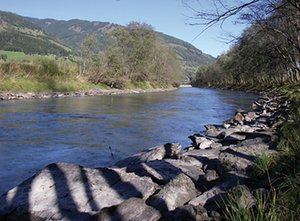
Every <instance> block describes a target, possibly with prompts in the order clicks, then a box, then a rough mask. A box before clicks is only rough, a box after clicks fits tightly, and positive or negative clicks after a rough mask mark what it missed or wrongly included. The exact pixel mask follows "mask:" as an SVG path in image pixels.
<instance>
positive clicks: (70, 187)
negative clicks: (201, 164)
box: [0, 163, 157, 220]
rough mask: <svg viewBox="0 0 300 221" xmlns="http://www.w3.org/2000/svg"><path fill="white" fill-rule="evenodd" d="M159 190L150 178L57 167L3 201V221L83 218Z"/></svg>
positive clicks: (0, 201)
mask: <svg viewBox="0 0 300 221" xmlns="http://www.w3.org/2000/svg"><path fill="white" fill-rule="evenodd" d="M156 190H157V185H156V184H155V183H153V182H152V180H151V179H150V178H149V177H139V176H137V175H135V174H133V173H126V172H125V171H124V170H122V169H108V168H99V169H89V168H84V167H81V166H79V165H74V164H67V163H55V164H50V165H48V166H46V167H45V168H44V169H42V170H41V171H40V172H38V173H37V174H36V175H34V176H33V177H31V178H30V179H28V180H26V181H25V182H23V183H22V184H20V185H19V186H16V187H15V188H13V189H12V190H10V191H8V192H7V193H6V194H4V195H3V196H2V197H1V198H0V220H6V219H7V220H9V219H12V220H29V219H31V218H32V217H38V219H49V218H52V219H63V218H67V217H73V216H78V217H83V216H88V215H93V214H95V213H96V212H98V211H100V210H102V209H103V208H106V207H111V206H114V205H118V204H120V203H122V202H123V201H124V200H127V199H129V198H131V197H140V198H143V199H144V200H146V199H147V198H148V197H149V196H151V195H153V194H154V192H155V191H156ZM35 219H37V218H35Z"/></svg>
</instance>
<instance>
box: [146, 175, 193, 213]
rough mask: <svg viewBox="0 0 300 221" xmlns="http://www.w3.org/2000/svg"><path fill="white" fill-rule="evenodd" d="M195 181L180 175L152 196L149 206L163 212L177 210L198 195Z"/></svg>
mask: <svg viewBox="0 0 300 221" xmlns="http://www.w3.org/2000/svg"><path fill="white" fill-rule="evenodd" d="M198 193H199V192H198V190H197V189H196V187H195V185H194V183H193V181H192V180H191V179H190V178H189V177H188V176H186V175H184V174H179V175H178V176H177V177H175V178H174V179H173V180H171V181H170V182H169V183H168V184H167V185H165V186H164V187H163V189H162V190H160V191H159V192H158V193H157V194H155V195H154V196H152V197H151V198H150V200H149V203H148V205H150V206H152V207H154V208H156V209H158V210H159V211H162V212H167V211H172V210H175V209H176V208H177V207H180V206H183V205H184V204H185V203H187V202H188V201H190V200H191V199H193V198H195V197H196V196H197V195H198Z"/></svg>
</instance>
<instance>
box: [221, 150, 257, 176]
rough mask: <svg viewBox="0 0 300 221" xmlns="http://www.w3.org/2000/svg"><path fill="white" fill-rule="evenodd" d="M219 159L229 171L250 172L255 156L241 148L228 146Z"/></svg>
mask: <svg viewBox="0 0 300 221" xmlns="http://www.w3.org/2000/svg"><path fill="white" fill-rule="evenodd" d="M219 159H220V161H221V163H222V165H223V167H224V169H225V170H227V171H231V170H234V171H241V172H244V173H246V172H248V171H250V170H251V169H252V166H253V165H254V160H255V157H254V156H251V155H249V153H247V152H245V151H243V150H242V149H239V148H232V147H231V148H227V149H226V150H224V151H222V152H221V153H220V156H219Z"/></svg>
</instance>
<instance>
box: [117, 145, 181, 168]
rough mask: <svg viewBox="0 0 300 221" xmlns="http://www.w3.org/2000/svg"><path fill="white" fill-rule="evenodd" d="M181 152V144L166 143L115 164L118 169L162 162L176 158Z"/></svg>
mask: <svg viewBox="0 0 300 221" xmlns="http://www.w3.org/2000/svg"><path fill="white" fill-rule="evenodd" d="M180 152H181V144H180V143H177V144H172V143H167V144H164V145H160V146H157V147H153V148H150V149H149V150H145V151H143V152H140V153H138V154H135V155H133V156H131V157H127V158H125V159H124V160H121V161H119V162H117V163H116V164H115V166H118V167H129V166H132V165H136V164H140V163H142V162H150V161H154V160H162V159H165V158H170V157H173V156H176V155H177V154H179V153H180Z"/></svg>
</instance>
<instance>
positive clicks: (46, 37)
mask: <svg viewBox="0 0 300 221" xmlns="http://www.w3.org/2000/svg"><path fill="white" fill-rule="evenodd" d="M0 34H1V37H0V50H6V51H18V52H24V53H26V54H56V55H62V56H67V55H69V54H70V53H71V52H72V50H71V49H70V48H69V47H68V46H66V45H65V44H64V43H62V41H60V40H59V39H58V38H57V37H56V36H54V35H51V34H49V33H48V32H47V31H45V30H43V29H42V28H41V27H40V26H38V25H36V24H34V23H31V22H29V21H27V20H26V19H24V18H23V17H21V16H19V15H17V14H14V13H10V12H4V11H0Z"/></svg>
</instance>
